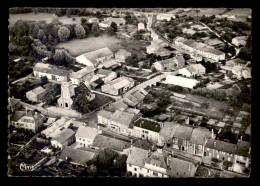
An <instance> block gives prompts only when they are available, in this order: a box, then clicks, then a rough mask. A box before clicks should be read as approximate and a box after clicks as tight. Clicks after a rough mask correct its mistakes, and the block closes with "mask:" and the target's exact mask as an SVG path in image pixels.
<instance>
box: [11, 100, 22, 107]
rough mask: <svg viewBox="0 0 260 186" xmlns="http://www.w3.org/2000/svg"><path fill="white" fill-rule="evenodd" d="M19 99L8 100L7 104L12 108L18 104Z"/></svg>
mask: <svg viewBox="0 0 260 186" xmlns="http://www.w3.org/2000/svg"><path fill="white" fill-rule="evenodd" d="M20 101H21V100H20V99H15V98H9V104H10V105H11V106H14V105H16V104H17V103H20Z"/></svg>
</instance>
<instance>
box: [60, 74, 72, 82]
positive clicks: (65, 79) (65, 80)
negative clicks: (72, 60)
mask: <svg viewBox="0 0 260 186" xmlns="http://www.w3.org/2000/svg"><path fill="white" fill-rule="evenodd" d="M62 82H70V78H69V77H68V76H67V75H66V76H65V77H64V79H63V81H62Z"/></svg>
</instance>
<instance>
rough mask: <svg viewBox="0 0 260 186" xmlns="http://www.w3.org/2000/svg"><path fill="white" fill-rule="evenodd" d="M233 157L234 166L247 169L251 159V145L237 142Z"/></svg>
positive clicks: (240, 141)
mask: <svg viewBox="0 0 260 186" xmlns="http://www.w3.org/2000/svg"><path fill="white" fill-rule="evenodd" d="M236 147H237V148H236V152H235V157H234V159H235V160H234V164H238V165H240V166H242V167H249V164H250V157H251V143H250V142H246V141H243V140H238V142H237V146H236Z"/></svg>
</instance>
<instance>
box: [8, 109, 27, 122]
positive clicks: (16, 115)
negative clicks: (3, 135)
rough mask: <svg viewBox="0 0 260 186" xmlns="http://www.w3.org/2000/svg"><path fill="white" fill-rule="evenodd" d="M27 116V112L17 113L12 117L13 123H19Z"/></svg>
mask: <svg viewBox="0 0 260 186" xmlns="http://www.w3.org/2000/svg"><path fill="white" fill-rule="evenodd" d="M25 114H26V111H15V112H14V113H13V115H12V117H11V121H18V120H19V119H21V118H22V117H23V116H24V115H25Z"/></svg>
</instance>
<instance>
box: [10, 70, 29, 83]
mask: <svg viewBox="0 0 260 186" xmlns="http://www.w3.org/2000/svg"><path fill="white" fill-rule="evenodd" d="M30 77H32V73H31V74H28V75H27V76H25V77H23V78H20V79H17V80H15V81H13V82H12V84H13V85H14V84H16V83H18V82H19V81H25V80H26V79H28V78H30Z"/></svg>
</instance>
